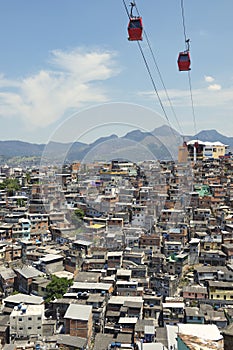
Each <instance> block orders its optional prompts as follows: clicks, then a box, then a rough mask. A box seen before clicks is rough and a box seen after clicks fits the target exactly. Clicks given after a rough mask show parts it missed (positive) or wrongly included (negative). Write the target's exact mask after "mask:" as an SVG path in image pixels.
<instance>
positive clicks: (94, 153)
mask: <svg viewBox="0 0 233 350" xmlns="http://www.w3.org/2000/svg"><path fill="white" fill-rule="evenodd" d="M191 139H199V140H201V141H210V142H215V141H220V142H222V143H224V144H227V145H229V148H230V150H233V137H227V136H224V135H222V134H220V133H219V132H218V131H216V130H203V131H201V132H199V133H198V134H197V135H193V136H191V135H190V136H185V141H189V140H191ZM183 141H184V138H183V137H182V136H181V135H180V134H179V133H178V132H177V131H175V130H174V129H171V128H170V127H169V126H167V125H164V126H161V127H159V128H155V129H154V130H153V131H151V132H142V131H140V130H133V131H131V132H129V133H127V134H126V135H124V136H122V137H119V136H117V135H115V134H113V135H110V136H107V137H100V138H98V139H97V140H95V141H94V142H93V143H90V144H86V143H81V142H74V143H60V142H53V141H51V142H49V143H48V144H36V143H29V142H23V141H14V140H12V141H0V162H1V163H5V162H11V161H13V162H14V160H15V159H19V158H21V159H22V158H24V159H25V160H26V159H27V158H29V159H30V158H31V159H34V160H35V159H37V161H38V160H39V159H40V158H41V157H44V158H46V159H47V160H48V161H49V160H51V159H52V160H56V159H58V160H61V159H62V161H66V162H73V161H76V160H77V161H83V160H86V161H87V162H90V161H94V160H109V159H113V158H114V159H116V158H124V159H130V160H131V161H140V160H143V159H152V158H156V159H169V158H173V159H174V158H175V159H176V157H177V149H178V146H180V145H182V143H183Z"/></svg>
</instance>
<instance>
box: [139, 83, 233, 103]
mask: <svg viewBox="0 0 233 350" xmlns="http://www.w3.org/2000/svg"><path fill="white" fill-rule="evenodd" d="M212 86H213V88H212V89H209V88H207V89H206V88H203V89H193V90H192V98H193V102H194V106H196V107H208V108H213V109H214V108H215V107H221V108H222V109H232V104H233V87H230V88H227V89H222V88H221V86H220V85H218V84H213V85H212ZM216 91H217V93H216ZM158 93H159V96H160V98H161V100H162V102H163V104H164V105H165V106H167V107H169V106H170V103H169V101H168V100H167V96H166V94H165V92H164V90H161V91H158ZM167 93H168V96H169V99H170V100H171V103H172V105H173V107H175V108H176V107H190V105H191V95H190V91H189V90H167ZM141 95H145V96H148V97H149V98H153V99H154V98H155V93H154V92H153V91H151V92H146V93H144V92H141Z"/></svg>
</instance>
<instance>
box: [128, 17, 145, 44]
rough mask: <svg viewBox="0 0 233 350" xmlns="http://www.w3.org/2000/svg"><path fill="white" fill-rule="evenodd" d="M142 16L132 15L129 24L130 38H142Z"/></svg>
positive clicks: (132, 39) (131, 39) (133, 39)
mask: <svg viewBox="0 0 233 350" xmlns="http://www.w3.org/2000/svg"><path fill="white" fill-rule="evenodd" d="M142 30H143V26H142V18H141V17H131V18H130V20H129V24H128V34H129V37H128V40H130V41H135V40H142Z"/></svg>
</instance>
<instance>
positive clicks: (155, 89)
mask: <svg viewBox="0 0 233 350" xmlns="http://www.w3.org/2000/svg"><path fill="white" fill-rule="evenodd" d="M123 4H124V7H125V10H126V12H127V15H128V17H129V19H130V14H129V11H128V8H127V6H126V3H125V0H123ZM131 6H136V4H135V1H134V2H133V3H132V2H131ZM137 43H138V47H139V50H140V52H141V55H142V58H143V61H144V64H145V67H146V69H147V72H148V74H149V77H150V79H151V82H152V86H153V88H154V91H155V93H156V95H157V97H158V100H159V104H160V107H161V109H162V111H163V114H164V116H165V118H166V120H167V122H168V125H169V127H170V129H171V131H172V133H173V135H174V137H175V138H176V135H175V133H174V130H173V128H172V127H171V123H170V120H169V118H168V115H167V113H166V110H165V108H164V106H163V103H162V100H161V98H160V96H159V93H158V90H157V87H156V84H155V81H154V79H153V76H152V73H151V70H150V67H149V65H148V63H147V60H146V57H145V55H144V53H143V50H142V47H141V44H140V43H139V41H138V40H137Z"/></svg>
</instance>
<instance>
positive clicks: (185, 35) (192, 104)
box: [180, 0, 197, 135]
mask: <svg viewBox="0 0 233 350" xmlns="http://www.w3.org/2000/svg"><path fill="white" fill-rule="evenodd" d="M180 5H181V15H182V24H183V32H184V40H185V45H186V51H189V42H190V39H187V34H186V26H185V13H184V0H181V1H180ZM188 80H189V91H190V98H191V107H192V115H193V124H194V132H195V135H196V134H197V124H196V116H195V111H194V103H193V93H192V83H191V74H190V71H189V72H188Z"/></svg>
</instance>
